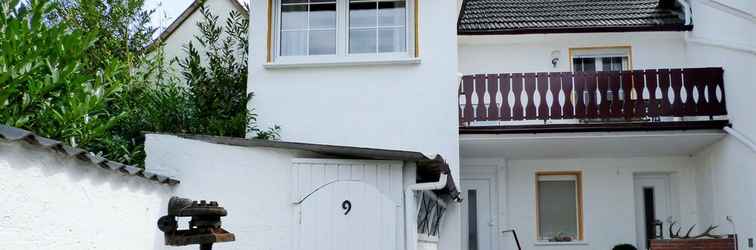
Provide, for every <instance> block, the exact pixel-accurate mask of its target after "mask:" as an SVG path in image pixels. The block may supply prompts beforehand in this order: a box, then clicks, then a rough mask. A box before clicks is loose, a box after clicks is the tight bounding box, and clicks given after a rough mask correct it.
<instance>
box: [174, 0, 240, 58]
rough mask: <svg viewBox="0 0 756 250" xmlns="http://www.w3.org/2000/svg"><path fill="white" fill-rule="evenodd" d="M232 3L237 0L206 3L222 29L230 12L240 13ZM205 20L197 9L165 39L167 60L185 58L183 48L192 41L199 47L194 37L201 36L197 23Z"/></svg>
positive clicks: (214, 0)
mask: <svg viewBox="0 0 756 250" xmlns="http://www.w3.org/2000/svg"><path fill="white" fill-rule="evenodd" d="M231 1H236V0H207V1H206V2H205V8H207V9H209V10H210V11H211V12H212V13H213V15H216V16H218V17H219V18H218V25H219V26H221V27H222V26H224V25H225V24H226V21H225V20H226V19H227V18H228V14H229V12H231V11H232V10H236V11H239V10H238V8H237V7H236V6H234V3H232V2H231ZM203 19H204V17H203V16H202V13H201V12H200V10H199V9H197V10H196V11H195V12H194V13H192V15H191V16H189V17H188V18H187V19H186V20H184V23H182V24H181V25H180V26H179V27H178V28H176V30H174V31H173V33H172V34H171V36H169V37H168V39H165V55H166V58H168V59H171V58H174V57H179V58H180V59H181V58H184V57H185V54H186V53H185V52H184V49H183V46H184V45H185V44H188V43H189V42H190V41H191V42H193V43H194V45H197V46H199V44H198V43H197V41H196V40H195V39H194V36H199V35H201V33H200V30H199V27H197V23H199V22H201V21H203ZM202 51H203V50H200V53H201V52H202Z"/></svg>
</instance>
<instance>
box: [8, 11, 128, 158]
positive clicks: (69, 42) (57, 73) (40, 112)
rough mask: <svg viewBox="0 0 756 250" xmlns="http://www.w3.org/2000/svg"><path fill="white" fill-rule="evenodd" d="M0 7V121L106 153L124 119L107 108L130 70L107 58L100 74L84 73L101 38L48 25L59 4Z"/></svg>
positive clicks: (63, 27) (55, 24) (57, 25)
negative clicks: (89, 55)
mask: <svg viewBox="0 0 756 250" xmlns="http://www.w3.org/2000/svg"><path fill="white" fill-rule="evenodd" d="M0 5H2V13H0V51H2V53H0V104H2V106H3V109H2V112H0V121H1V122H2V123H4V124H7V125H10V126H15V127H21V128H26V129H29V130H32V131H35V132H36V133H39V134H40V135H43V136H46V137H52V138H57V139H60V140H64V141H66V142H68V143H69V144H72V145H74V146H82V147H85V148H91V149H102V148H105V147H106V146H105V145H107V144H108V143H107V142H106V141H107V140H108V138H109V137H110V134H109V130H110V129H111V128H112V127H113V126H114V125H115V124H116V123H118V122H119V119H120V118H122V114H113V113H110V112H109V110H108V103H109V102H112V101H113V100H114V99H116V98H118V94H119V93H120V92H121V91H122V89H123V86H124V82H122V81H121V80H120V79H123V78H124V76H125V75H127V74H128V70H127V68H126V67H125V65H123V64H122V63H121V62H120V61H118V60H107V58H104V60H103V61H102V62H99V63H100V64H101V65H102V66H101V67H99V68H98V69H97V70H96V71H91V72H89V71H85V70H83V68H84V66H85V65H87V64H88V63H90V61H89V59H88V54H87V53H86V52H87V50H89V49H90V48H91V47H92V46H93V45H94V43H95V42H96V41H97V37H96V36H95V35H94V34H91V33H86V32H83V31H81V30H76V29H70V28H68V27H66V26H65V25H64V24H61V23H48V22H46V21H45V15H47V14H48V13H50V12H51V11H52V10H53V8H55V4H54V3H50V2H46V1H38V0H32V1H30V2H25V3H20V2H19V0H9V1H4V2H3V3H0Z"/></svg>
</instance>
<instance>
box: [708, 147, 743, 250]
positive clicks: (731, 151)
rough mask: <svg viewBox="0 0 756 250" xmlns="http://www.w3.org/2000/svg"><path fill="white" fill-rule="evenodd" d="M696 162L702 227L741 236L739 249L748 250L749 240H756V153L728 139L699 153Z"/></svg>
mask: <svg viewBox="0 0 756 250" xmlns="http://www.w3.org/2000/svg"><path fill="white" fill-rule="evenodd" d="M695 161H696V162H697V163H698V167H697V169H696V171H695V174H696V183H698V185H697V186H696V188H697V190H698V193H699V194H700V196H701V199H700V200H699V202H698V204H697V205H698V210H699V211H700V218H701V225H702V226H708V225H718V226H719V229H718V231H719V232H720V233H727V234H730V233H737V234H738V238H739V248H740V249H748V239H749V238H754V237H756V215H754V212H753V211H756V192H754V190H756V183H754V181H753V177H754V176H756V166H754V163H756V153H754V152H753V151H750V150H749V149H747V148H746V147H744V146H743V144H741V143H740V142H738V141H737V140H736V139H735V138H734V137H727V138H725V139H724V140H722V141H720V142H719V143H717V144H715V145H713V146H711V147H709V148H708V149H706V150H704V151H703V152H702V153H700V154H698V155H697V156H696V158H695ZM728 216H729V217H730V218H731V219H732V222H728V221H727V217H728Z"/></svg>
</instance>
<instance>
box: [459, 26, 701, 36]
mask: <svg viewBox="0 0 756 250" xmlns="http://www.w3.org/2000/svg"><path fill="white" fill-rule="evenodd" d="M691 30H693V25H692V24H691V25H682V24H681V25H644V26H602V27H564V28H562V27H553V28H532V29H529V28H518V29H502V30H481V31H464V30H459V29H458V30H457V35H460V36H477V35H523V34H559V33H614V32H655V31H673V32H674V31H691Z"/></svg>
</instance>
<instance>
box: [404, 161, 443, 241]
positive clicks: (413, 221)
mask: <svg viewBox="0 0 756 250" xmlns="http://www.w3.org/2000/svg"><path fill="white" fill-rule="evenodd" d="M448 178H449V177H448V174H446V173H441V174H439V176H438V181H436V182H426V183H417V184H412V185H409V186H407V189H406V190H405V192H404V214H405V216H404V230H405V243H404V249H405V250H417V212H418V209H419V208H418V207H417V204H416V203H415V201H414V197H415V191H430V190H439V189H442V188H445V187H446V182H447V179H448ZM437 201H438V202H439V203H441V205H442V206H444V207H445V206H446V204H445V203H443V201H441V200H437Z"/></svg>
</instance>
